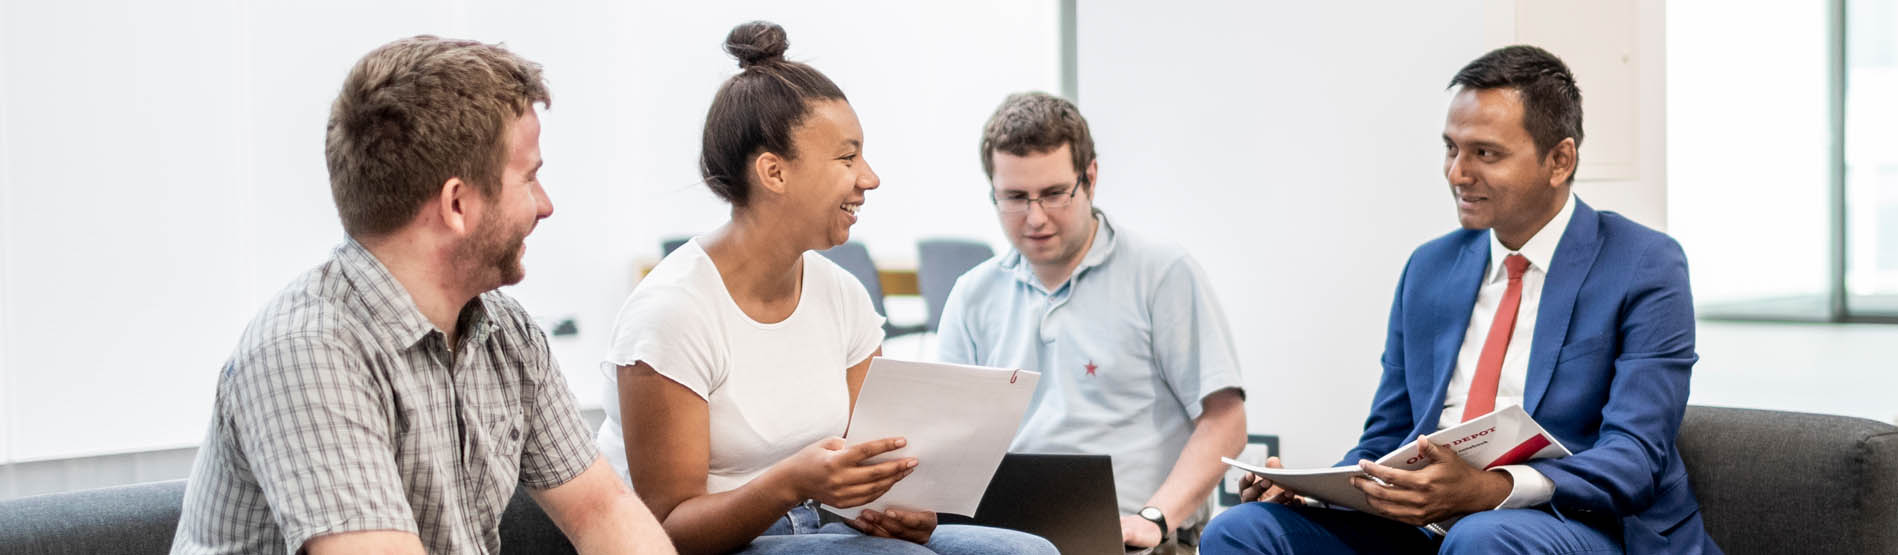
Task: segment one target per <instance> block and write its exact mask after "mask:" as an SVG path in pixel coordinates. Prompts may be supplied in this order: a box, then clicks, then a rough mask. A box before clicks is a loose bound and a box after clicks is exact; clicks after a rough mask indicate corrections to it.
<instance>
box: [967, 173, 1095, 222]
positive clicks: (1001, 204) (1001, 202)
mask: <svg viewBox="0 0 1898 555" xmlns="http://www.w3.org/2000/svg"><path fill="white" fill-rule="evenodd" d="M1085 184H1087V176H1085V175H1083V176H1080V177H1077V178H1075V180H1074V186H1073V187H1069V188H1067V189H1066V190H1062V191H1055V192H1052V193H1048V194H1044V195H1041V196H1038V197H1029V196H1022V195H1021V193H1010V195H1009V196H1006V197H993V196H991V197H989V201H990V202H993V203H995V208H996V209H997V210H1001V211H1002V213H1003V214H1008V215H1010V216H1019V215H1021V214H1026V213H1028V205H1030V204H1034V203H1037V202H1038V203H1041V209H1042V210H1050V211H1051V210H1060V209H1063V208H1067V207H1068V204H1070V203H1073V202H1074V195H1077V194H1080V193H1081V186H1082V185H1085Z"/></svg>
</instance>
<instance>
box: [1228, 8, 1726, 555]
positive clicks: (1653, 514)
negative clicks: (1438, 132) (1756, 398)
mask: <svg viewBox="0 0 1898 555" xmlns="http://www.w3.org/2000/svg"><path fill="white" fill-rule="evenodd" d="M1450 87H1451V89H1452V90H1454V91H1455V96H1454V97H1453V99H1452V100H1451V103H1450V109H1449V115H1448V117H1447V118H1446V121H1445V123H1444V131H1443V142H1444V157H1443V170H1444V177H1445V178H1446V179H1447V180H1448V182H1449V184H1450V192H1451V195H1452V196H1453V197H1454V198H1455V200H1456V206H1457V219H1458V221H1459V223H1460V224H1461V225H1462V227H1463V229H1461V230H1458V231H1455V232H1452V233H1450V234H1448V235H1444V236H1442V237H1439V238H1437V239H1435V240H1432V241H1430V242H1428V243H1425V244H1424V245H1423V246H1421V247H1418V248H1417V250H1416V251H1415V252H1413V253H1412V254H1411V257H1410V262H1409V263H1408V264H1407V265H1406V266H1405V268H1404V273H1403V277H1402V278H1401V280H1400V281H1399V282H1398V286H1397V295H1396V299H1395V300H1394V301H1393V303H1392V305H1391V316H1390V331H1389V336H1388V339H1387V340H1386V343H1385V346H1384V356H1383V368H1384V373H1383V378H1382V381H1381V382H1380V383H1379V384H1378V388H1377V394H1376V396H1375V397H1374V398H1373V399H1372V402H1371V415H1370V417H1369V418H1368V419H1366V420H1365V426H1364V435H1363V436H1362V437H1361V438H1360V439H1359V441H1358V445H1357V447H1355V448H1353V449H1352V450H1351V451H1350V452H1348V453H1346V454H1345V457H1344V460H1343V461H1342V462H1341V463H1340V464H1341V465H1342V464H1353V465H1358V466H1359V467H1360V468H1362V469H1363V470H1364V471H1365V473H1366V474H1368V475H1369V476H1372V477H1375V478H1376V480H1372V479H1367V478H1353V484H1354V485H1355V486H1357V488H1358V489H1360V490H1362V491H1363V492H1364V494H1365V496H1366V498H1367V499H1368V500H1369V501H1370V503H1371V507H1372V511H1371V512H1370V513H1363V512H1353V511H1345V510H1335V509H1328V508H1315V507H1307V506H1304V505H1303V502H1302V501H1300V498H1299V497H1297V496H1296V495H1293V494H1292V492H1286V491H1284V490H1282V489H1280V488H1277V487H1274V486H1273V485H1272V484H1271V483H1269V482H1267V481H1265V480H1258V479H1256V478H1255V477H1251V476H1248V480H1247V481H1248V487H1247V489H1246V491H1245V498H1246V499H1252V500H1259V501H1262V502H1260V503H1249V504H1246V505H1241V506H1239V507H1235V508H1233V509H1232V510H1230V511H1227V512H1226V513H1225V514H1222V515H1220V517H1219V518H1217V519H1215V520H1213V522H1212V523H1211V525H1210V526H1209V527H1208V528H1207V530H1206V537H1205V538H1204V540H1203V543H1202V544H1201V549H1203V550H1204V551H1205V552H1206V553H1209V554H1219V553H1294V552H1296V553H1312V552H1320V553H1352V552H1357V553H1428V552H1443V553H1622V552H1626V553H1636V554H1642V553H1719V548H1718V547H1716V546H1715V545H1714V544H1713V541H1712V539H1711V538H1709V537H1708V536H1707V533H1706V531H1705V530H1704V529H1703V528H1702V526H1701V519H1700V508H1699V503H1698V502H1697V501H1695V499H1694V493H1693V490H1692V488H1691V487H1689V486H1688V482H1687V473H1686V470H1685V468H1684V467H1683V465H1682V463H1681V457H1680V453H1679V451H1677V450H1676V449H1675V446H1674V439H1675V435H1676V434H1677V433H1678V432H1679V430H1680V424H1681V416H1682V414H1683V413H1684V412H1685V410H1686V405H1687V386H1688V378H1689V375H1690V373H1691V372H1692V369H1693V366H1694V361H1695V360H1697V359H1698V358H1699V357H1698V356H1697V355H1696V354H1695V353H1694V313H1693V303H1692V299H1691V294H1690V293H1689V291H1688V284H1687V260H1686V257H1685V255H1684V254H1682V252H1681V248H1680V245H1679V244H1678V243H1676V242H1675V241H1674V240H1673V239H1672V238H1670V237H1668V236H1667V235H1665V234H1663V233H1660V232H1658V231H1654V230H1652V229H1648V228H1646V227H1643V226H1641V225H1640V224H1637V223H1635V222H1633V221H1630V220H1628V219H1627V218H1624V217H1622V216H1621V215H1619V214H1616V213H1613V212H1597V211H1595V210H1594V209H1592V208H1589V206H1588V205H1587V204H1583V203H1582V202H1581V199H1580V198H1577V197H1575V196H1574V195H1573V194H1572V193H1571V192H1570V190H1569V189H1570V187H1571V185H1573V182H1574V174H1575V168H1576V163H1577V160H1578V156H1579V155H1578V151H1577V149H1578V147H1579V146H1580V144H1581V141H1582V106H1581V92H1580V90H1579V89H1578V88H1577V87H1576V86H1575V80H1574V77H1573V76H1572V75H1571V74H1570V73H1569V70H1568V67H1567V66H1566V65H1564V64H1563V63H1562V61H1561V60H1560V59H1557V58H1556V57H1555V56H1554V55H1552V54H1549V53H1548V52H1546V51H1544V50H1542V49H1540V48H1535V47H1532V46H1511V47H1506V48H1501V49H1498V50H1495V51H1492V52H1490V53H1488V54H1485V55H1483V57H1481V58H1478V59H1476V60H1475V61H1473V62H1470V64H1469V65H1467V66H1464V68H1463V69H1462V70H1461V71H1459V72H1458V73H1457V75H1456V77H1455V78H1454V79H1452V80H1451V83H1450ZM1510 404H1521V405H1522V406H1523V408H1524V409H1525V410H1527V411H1528V412H1529V414H1530V415H1532V416H1533V417H1534V418H1535V419H1536V421H1537V422H1539V423H1541V424H1542V425H1543V427H1544V428H1546V429H1547V430H1548V431H1549V433H1551V434H1553V435H1554V436H1555V437H1556V439H1558V440H1560V441H1561V442H1562V443H1563V445H1565V446H1567V447H1568V448H1569V450H1570V451H1572V452H1574V453H1575V454H1574V455H1572V456H1568V457H1561V458H1554V459H1542V460H1536V461H1531V462H1529V463H1527V464H1521V465H1507V466H1502V467H1498V468H1495V469H1491V470H1483V469H1479V468H1476V467H1474V466H1471V465H1469V464H1468V463H1466V462H1464V461H1463V460H1462V459H1460V458H1458V457H1457V456H1456V455H1455V453H1454V452H1451V451H1450V450H1448V449H1447V448H1443V447H1439V446H1436V445H1432V444H1431V443H1430V442H1428V441H1422V440H1420V439H1419V438H1420V436H1422V435H1423V434H1428V433H1431V432H1435V431H1437V430H1440V429H1443V428H1447V427H1450V426H1453V425H1456V424H1457V423H1459V422H1462V421H1464V420H1467V419H1469V418H1474V417H1477V416H1481V415H1483V414H1487V413H1489V412H1490V411H1492V410H1494V409H1496V408H1501V407H1505V406H1508V405H1510ZM1399 449H1414V450H1416V451H1417V452H1418V453H1419V454H1420V455H1422V456H1426V457H1429V459H1430V460H1431V461H1432V462H1431V463H1430V464H1429V466H1426V467H1425V468H1422V469H1420V470H1416V471H1405V470H1399V469H1395V468H1389V467H1384V466H1380V465H1377V464H1375V463H1372V462H1370V460H1372V459H1377V458H1379V457H1381V456H1383V455H1384V454H1386V453H1390V452H1392V451H1396V450H1399ZM1276 464H1277V462H1276V461H1270V462H1269V463H1268V465H1271V466H1276ZM1455 517H1461V519H1460V520H1458V521H1456V523H1455V524H1454V526H1452V527H1450V528H1449V530H1448V533H1447V534H1443V535H1440V534H1437V533H1435V532H1432V531H1429V530H1427V529H1425V528H1420V526H1423V525H1425V524H1429V523H1434V522H1442V521H1445V520H1447V519H1451V518H1455Z"/></svg>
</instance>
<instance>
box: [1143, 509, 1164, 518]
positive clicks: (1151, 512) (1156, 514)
mask: <svg viewBox="0 0 1898 555" xmlns="http://www.w3.org/2000/svg"><path fill="white" fill-rule="evenodd" d="M1140 517H1141V518H1147V519H1158V518H1165V517H1166V513H1162V512H1160V509H1159V508H1157V507H1147V508H1145V509H1141V510H1140Z"/></svg>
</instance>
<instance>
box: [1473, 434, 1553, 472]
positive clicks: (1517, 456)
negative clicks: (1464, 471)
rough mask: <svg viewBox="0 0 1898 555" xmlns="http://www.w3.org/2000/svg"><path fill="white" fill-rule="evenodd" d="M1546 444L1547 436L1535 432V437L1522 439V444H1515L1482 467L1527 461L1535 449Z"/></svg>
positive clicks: (1486, 468) (1494, 466)
mask: <svg viewBox="0 0 1898 555" xmlns="http://www.w3.org/2000/svg"><path fill="white" fill-rule="evenodd" d="M1548 446H1549V438H1548V436H1544V435H1542V434H1536V435H1535V437H1531V438H1529V441H1524V442H1522V445H1517V446H1516V447H1515V448H1514V449H1510V450H1509V452H1508V453H1503V456H1501V457H1496V460H1495V461H1494V462H1491V463H1489V466H1485V467H1483V470H1489V469H1492V468H1496V467H1498V466H1503V465H1506V464H1516V463H1520V462H1525V461H1528V460H1529V457H1533V456H1535V455H1536V452H1537V451H1541V450H1542V448H1543V447H1548Z"/></svg>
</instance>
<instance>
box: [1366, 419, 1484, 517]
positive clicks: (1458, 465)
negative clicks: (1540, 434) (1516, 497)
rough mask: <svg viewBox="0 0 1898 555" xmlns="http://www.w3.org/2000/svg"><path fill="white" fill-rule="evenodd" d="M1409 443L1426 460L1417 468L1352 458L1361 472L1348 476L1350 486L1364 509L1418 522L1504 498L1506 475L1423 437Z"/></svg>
mask: <svg viewBox="0 0 1898 555" xmlns="http://www.w3.org/2000/svg"><path fill="white" fill-rule="evenodd" d="M1415 445H1416V456H1417V457H1422V458H1424V459H1426V460H1428V461H1429V463H1428V464H1426V465H1424V467H1423V468H1419V469H1417V470H1404V469H1401V468H1393V467H1389V466H1384V465H1381V464H1378V463H1374V462H1371V461H1358V469H1359V470H1363V471H1364V474H1365V475H1364V476H1352V477H1351V485H1352V487H1356V488H1357V489H1358V491H1362V492H1364V496H1365V498H1366V499H1367V500H1368V501H1369V503H1370V509H1371V510H1370V512H1372V513H1375V514H1377V515H1378V516H1382V517H1384V518H1388V519H1391V520H1395V521H1398V522H1402V523H1405V524H1409V525H1412V526H1424V525H1427V524H1430V523H1434V522H1442V521H1444V520H1448V519H1450V518H1454V517H1459V516H1463V515H1466V514H1470V513H1474V512H1477V511H1486V510H1489V509H1494V508H1496V506H1497V505H1501V504H1502V502H1503V499H1505V498H1507V497H1509V488H1510V484H1511V480H1510V477H1509V473H1507V472H1502V471H1488V470H1483V469H1480V468H1477V467H1475V466H1473V465H1471V464H1470V463H1469V462H1467V461H1464V460H1463V458H1462V457H1458V456H1457V454H1456V452H1455V451H1452V450H1451V449H1450V448H1449V447H1446V446H1442V445H1437V444H1435V443H1432V442H1431V441H1430V439H1429V438H1428V437H1419V438H1417V442H1416V443H1415ZM1372 478H1376V480H1373V479H1372Z"/></svg>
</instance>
